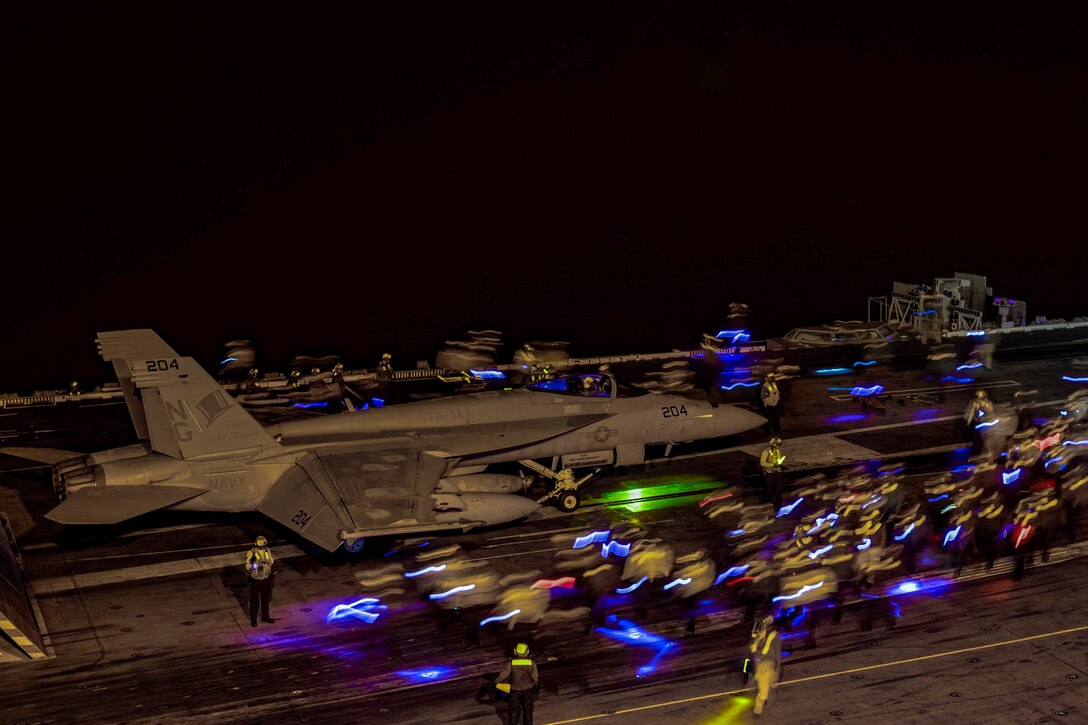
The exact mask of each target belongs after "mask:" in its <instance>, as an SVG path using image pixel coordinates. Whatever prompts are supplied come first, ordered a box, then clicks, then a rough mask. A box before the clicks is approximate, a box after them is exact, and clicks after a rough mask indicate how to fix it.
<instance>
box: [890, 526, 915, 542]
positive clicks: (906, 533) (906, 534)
mask: <svg viewBox="0 0 1088 725" xmlns="http://www.w3.org/2000/svg"><path fill="white" fill-rule="evenodd" d="M912 531H914V524H913V523H912V524H911V525H910V526H908V527H907V528H906V530H905V531H904V532H903V533H901V534H899V535H898V536H893V537H892V538H893V539H895V540H896V541H902V540H903V539H905V538H907V537H908V536H910V532H912Z"/></svg>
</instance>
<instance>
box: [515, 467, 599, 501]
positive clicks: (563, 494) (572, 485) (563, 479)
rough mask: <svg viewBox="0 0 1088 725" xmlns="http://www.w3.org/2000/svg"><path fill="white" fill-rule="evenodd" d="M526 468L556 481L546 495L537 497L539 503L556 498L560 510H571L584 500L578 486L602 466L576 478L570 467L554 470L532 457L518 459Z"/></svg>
mask: <svg viewBox="0 0 1088 725" xmlns="http://www.w3.org/2000/svg"><path fill="white" fill-rule="evenodd" d="M518 463H520V464H521V465H523V466H525V467H526V468H531V469H533V470H534V471H536V472H537V473H539V474H541V475H542V476H547V477H548V478H550V479H552V480H553V481H555V486H554V487H553V488H552V490H551V491H549V492H548V493H547V494H546V495H544V496H541V497H540V498H538V499H537V503H539V504H543V503H547V502H549V501H551V500H553V499H554V501H555V505H556V507H557V508H559V510H560V511H566V512H568V513H569V512H571V511H573V510H574V509H576V508H578V504H579V503H581V502H582V499H581V497H580V496H579V495H578V488H579V487H580V486H581V485H582V484H583V483H585V482H586V481H588V480H589V479H591V478H593V477H594V476H595V475H597V473H599V472H600V470H601V469H600V468H594V469H593V470H592V471H590V472H589V473H587V474H586V475H584V476H582V477H581V478H578V479H576V478H575V477H574V471H573V470H571V469H569V468H564V469H563V470H561V471H553V470H552V469H550V468H548V467H547V466H542V465H540V464H539V463H537V462H536V461H534V460H532V459H526V460H523V461H518Z"/></svg>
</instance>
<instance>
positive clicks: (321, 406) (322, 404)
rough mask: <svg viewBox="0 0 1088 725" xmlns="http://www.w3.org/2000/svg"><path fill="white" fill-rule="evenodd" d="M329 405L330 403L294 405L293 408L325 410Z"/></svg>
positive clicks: (318, 402)
mask: <svg viewBox="0 0 1088 725" xmlns="http://www.w3.org/2000/svg"><path fill="white" fill-rule="evenodd" d="M328 404H329V401H327V400H324V401H317V402H316V403H294V404H293V405H292V406H291V407H292V408H324V407H326V406H327V405H328Z"/></svg>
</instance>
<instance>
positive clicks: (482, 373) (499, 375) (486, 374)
mask: <svg viewBox="0 0 1088 725" xmlns="http://www.w3.org/2000/svg"><path fill="white" fill-rule="evenodd" d="M469 372H470V373H472V375H473V376H474V377H477V378H480V379H481V380H504V379H505V378H506V373H504V372H503V371H502V370H469Z"/></svg>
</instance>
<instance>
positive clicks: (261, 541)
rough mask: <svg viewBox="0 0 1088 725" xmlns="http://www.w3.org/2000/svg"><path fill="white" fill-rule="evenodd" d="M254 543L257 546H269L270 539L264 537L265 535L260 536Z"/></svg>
mask: <svg viewBox="0 0 1088 725" xmlns="http://www.w3.org/2000/svg"><path fill="white" fill-rule="evenodd" d="M253 543H254V544H256V545H257V546H268V539H266V538H264V537H263V536H258V537H257V540H256V541H254V542H253Z"/></svg>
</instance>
